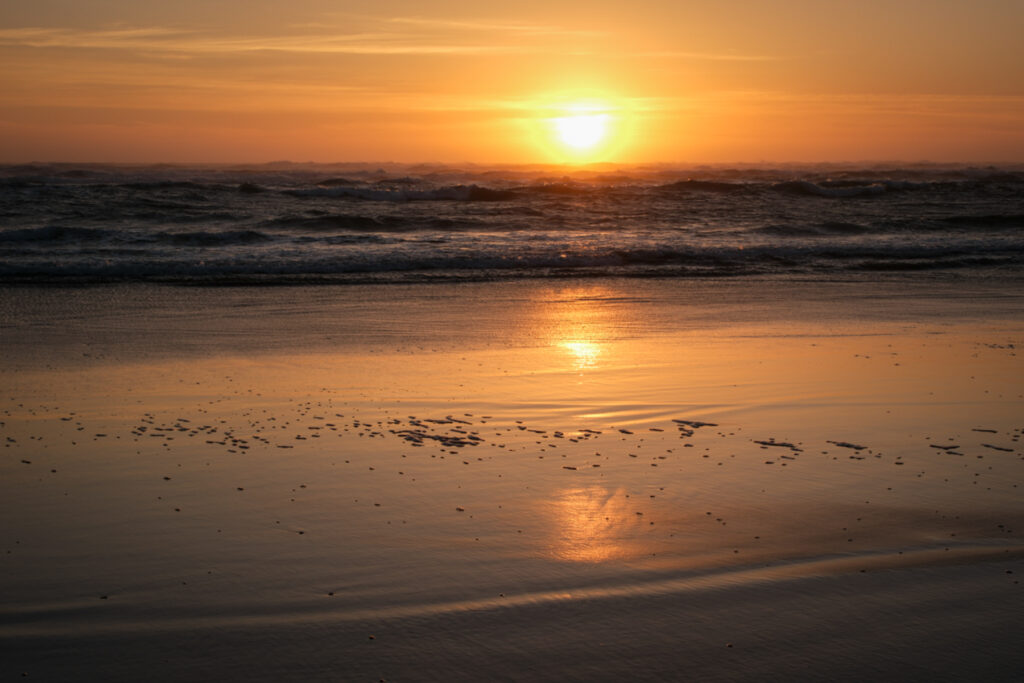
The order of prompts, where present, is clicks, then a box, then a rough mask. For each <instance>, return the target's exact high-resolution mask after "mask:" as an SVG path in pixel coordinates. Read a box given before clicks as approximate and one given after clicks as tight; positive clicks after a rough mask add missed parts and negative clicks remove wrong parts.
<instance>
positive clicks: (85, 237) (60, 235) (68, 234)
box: [0, 225, 117, 243]
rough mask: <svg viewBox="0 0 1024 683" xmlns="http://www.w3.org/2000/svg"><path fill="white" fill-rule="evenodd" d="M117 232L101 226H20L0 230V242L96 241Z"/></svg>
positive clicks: (107, 237)
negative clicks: (18, 227)
mask: <svg viewBox="0 0 1024 683" xmlns="http://www.w3.org/2000/svg"><path fill="white" fill-rule="evenodd" d="M116 234H117V232H116V231H114V230H105V229H102V228H73V227H64V226H60V225H48V226H45V227H41V228H21V229H18V230H5V231H3V232H0V243H31V242H96V241H99V240H104V239H109V238H110V237H112V236H113V235H116Z"/></svg>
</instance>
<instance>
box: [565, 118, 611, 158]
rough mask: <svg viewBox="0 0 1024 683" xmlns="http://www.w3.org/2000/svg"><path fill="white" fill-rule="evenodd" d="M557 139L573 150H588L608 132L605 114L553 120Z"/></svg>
mask: <svg viewBox="0 0 1024 683" xmlns="http://www.w3.org/2000/svg"><path fill="white" fill-rule="evenodd" d="M555 127H556V128H557V129H558V139H559V140H561V141H562V142H564V143H565V144H567V145H569V146H570V147H573V148H575V149H580V150H584V149H589V148H591V147H593V146H594V145H596V144H597V143H599V142H601V140H603V139H604V136H605V135H606V134H607V132H608V115H607V114H578V115H576V116H563V117H561V118H558V119H555Z"/></svg>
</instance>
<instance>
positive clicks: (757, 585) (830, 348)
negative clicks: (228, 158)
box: [0, 281, 1024, 680]
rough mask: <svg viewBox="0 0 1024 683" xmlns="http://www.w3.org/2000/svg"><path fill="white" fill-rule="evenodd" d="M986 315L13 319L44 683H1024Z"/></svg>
mask: <svg viewBox="0 0 1024 683" xmlns="http://www.w3.org/2000/svg"><path fill="white" fill-rule="evenodd" d="M984 289H985V288H984V287H981V286H978V287H975V288H974V289H972V290H971V291H970V292H965V291H964V290H962V289H960V290H958V289H957V288H956V287H949V288H948V289H941V288H940V290H938V291H936V289H934V288H932V289H929V287H927V286H921V287H919V288H909V289H908V288H902V289H900V288H892V287H890V286H887V285H872V284H870V283H862V284H860V285H858V286H857V287H855V288H852V287H849V286H845V285H840V286H832V285H823V286H818V287H816V288H807V287H806V286H803V285H801V286H796V285H793V286H791V287H789V288H784V289H782V290H781V291H780V290H778V289H776V290H768V289H765V288H758V287H751V286H748V285H746V284H744V283H735V282H731V283H728V284H724V283H702V284H700V286H693V285H691V286H689V287H680V286H679V283H676V282H671V281H669V282H664V281H658V282H628V283H616V284H615V286H611V285H610V284H609V283H608V282H605V281H601V282H596V283H595V282H574V283H543V284H538V283H516V284H515V285H514V286H513V285H508V284H503V285H439V286H431V287H407V288H404V289H401V290H396V289H394V288H388V289H386V291H385V290H381V289H379V288H361V289H358V290H346V291H347V293H349V294H351V295H352V296H347V297H345V296H342V297H339V296H338V293H339V292H338V290H334V289H331V288H324V289H309V290H307V289H303V290H302V292H303V294H304V296H303V297H301V298H298V299H297V298H296V297H295V296H294V294H295V293H294V292H285V291H282V290H279V289H273V290H258V291H253V290H239V291H227V292H225V290H217V291H197V290H180V289H169V288H153V287H124V288H114V289H112V290H109V291H108V292H107V294H108V295H109V296H107V297H106V298H105V299H104V300H103V301H102V302H101V301H99V300H98V299H97V298H96V297H95V291H83V292H81V293H78V294H73V295H72V296H71V297H63V298H62V297H59V296H56V295H55V294H54V293H53V292H48V291H36V292H32V293H31V295H30V296H28V297H25V296H24V291H19V292H17V295H16V296H15V295H14V294H12V293H11V291H10V290H0V297H3V299H2V301H3V307H4V308H3V310H4V311H8V312H10V313H8V314H7V315H8V316H9V317H8V319H10V320H14V321H16V322H17V324H16V325H13V326H8V327H6V328H5V330H4V333H3V334H4V337H5V338H4V342H5V346H6V347H7V348H8V349H10V350H11V352H10V353H9V355H8V356H7V357H6V358H5V363H4V367H3V370H2V378H3V380H4V383H5V388H6V389H7V391H5V392H4V394H5V395H4V396H3V400H2V402H0V411H2V415H0V422H2V426H0V437H3V439H0V440H5V446H6V447H5V448H4V449H3V451H0V452H2V453H3V459H2V460H0V480H2V481H3V482H4V484H3V493H4V496H3V502H2V503H0V512H2V514H3V515H4V518H5V519H7V520H10V522H9V523H8V524H7V525H5V528H4V529H3V532H2V536H0V550H3V551H5V552H6V556H5V560H4V562H5V563H6V567H7V573H8V577H9V581H8V586H9V589H10V590H9V592H8V597H7V598H6V599H5V600H4V601H3V602H2V604H0V617H2V621H0V633H3V634H4V638H5V640H7V641H8V642H10V643H13V644H14V645H16V646H17V648H16V649H17V650H18V651H19V652H20V653H21V654H20V655H18V656H17V657H16V662H17V663H13V664H12V667H15V668H16V670H18V671H26V672H28V673H30V674H31V675H33V676H35V675H49V676H51V677H53V678H57V679H62V680H70V679H72V678H74V676H75V675H81V674H82V672H89V673H90V674H91V675H96V676H100V675H104V676H107V677H110V678H112V679H114V680H128V679H131V678H137V677H139V676H140V675H143V672H145V675H146V676H155V678H156V679H158V680H181V679H184V678H190V677H191V678H195V677H200V678H214V677H221V678H223V677H228V678H232V677H237V676H239V675H244V676H245V677H246V678H248V679H250V680H274V679H280V678H281V677H284V678H288V677H294V676H295V675H301V676H302V677H303V678H307V679H311V680H332V679H337V678H339V677H340V678H364V677H368V676H372V677H373V679H374V680H376V679H378V678H388V679H393V678H396V677H397V678H411V679H416V680H471V679H476V680H480V679H485V678H488V677H494V676H498V677H501V676H506V677H509V678H513V679H516V680H566V679H580V680H582V679H587V680H609V679H611V678H615V677H621V676H625V675H630V676H632V677H634V678H636V679H639V680H659V679H665V678H678V677H679V676H684V675H693V676H696V677H699V678H701V679H702V680H705V679H706V680H764V679H765V678H766V677H767V678H773V677H774V678H779V679H781V678H792V677H793V676H798V675H805V676H806V675H807V671H808V669H807V668H806V667H808V666H810V669H809V670H810V672H811V675H812V676H814V677H818V678H831V679H837V680H855V679H856V678H857V677H863V676H871V675H874V676H883V677H890V678H891V677H907V676H910V677H914V676H918V677H922V676H926V675H927V676H929V677H933V678H935V679H937V680H952V679H954V678H956V677H957V676H960V675H966V674H968V673H970V672H975V673H976V672H977V671H984V672H985V673H986V676H987V677H988V678H990V679H991V680H1011V679H1012V677H1013V675H1015V673H1016V672H1017V671H1019V666H1020V665H1021V664H1022V661H1021V658H1020V656H1019V655H1017V654H1016V647H1015V645H1014V644H1013V643H1012V642H1011V641H1012V640H1013V634H1014V633H1015V627H1016V626H1019V614H1020V613H1021V608H1022V607H1024V593H1022V592H1021V588H1020V585H1019V583H1017V581H1018V580H1019V575H1020V574H1021V573H1024V565H1022V563H1021V561H1022V559H1024V557H1022V553H1024V550H1022V548H1024V546H1022V545H1021V542H1020V540H1019V538H1018V537H1019V533H1020V530H1021V529H1024V496H1022V495H1021V491H1022V490H1024V458H1022V452H1024V449H1022V447H1021V444H1020V440H1021V437H1022V435H1024V434H1022V430H1024V424H1021V423H1020V419H1019V416H1020V415H1021V414H1024V411H1022V408H1024V396H1022V395H1021V391H1020V387H1019V382H1018V381H1017V378H1019V377H1020V376H1021V373H1020V368H1021V363H1020V359H1019V357H1018V355H1017V352H1018V349H1019V348H1021V345H1022V339H1024V309H1022V297H1020V296H1019V295H1015V294H1013V293H1007V292H1002V291H1000V290H999V289H998V288H994V289H989V293H990V296H989V297H988V298H984V297H982V298H979V297H978V296H977V295H978V293H979V291H982V290H984ZM839 293H843V294H844V296H842V297H840V296H837V294H839ZM399 295H401V296H399ZM947 295H948V296H947ZM83 354H88V355H83ZM25 461H28V462H25ZM947 548H948V549H947ZM765 565H768V566H765ZM797 605H799V606H800V607H799V608H797V607H796V606H797ZM928 615H932V616H934V617H935V618H929V617H928ZM467 633H472V634H475V635H473V636H472V637H467V635H466V634H467ZM370 635H373V636H374V639H373V640H371V639H369V636H370ZM1014 642H1015V641H1014ZM893 643H901V644H902V645H901V646H900V647H896V648H894V647H892V645H893ZM730 644H731V645H732V647H729V645H730ZM55 651H57V652H59V653H60V654H59V655H53V652H55ZM128 651H130V652H132V653H133V654H132V655H130V656H128V657H125V656H124V654H123V653H125V652H128ZM182 651H188V653H189V655H188V656H187V657H183V656H181V655H180V652H182ZM171 653H179V654H176V655H172V654H171ZM725 653H728V655H729V657H728V658H724V657H723V654H725ZM168 657H172V659H173V662H171V663H170V664H168V665H165V666H164V668H163V669H162V670H161V671H159V672H158V671H154V669H153V663H154V662H156V661H159V660H161V659H167V658H168ZM15 668H12V669H11V670H12V671H14V670H15ZM297 672H299V673H297Z"/></svg>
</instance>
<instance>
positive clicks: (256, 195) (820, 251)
mask: <svg viewBox="0 0 1024 683" xmlns="http://www.w3.org/2000/svg"><path fill="white" fill-rule="evenodd" d="M565 172H566V170H565V169H563V168H559V169H552V168H544V167H536V168H524V167H511V168H485V167H471V168H454V167H442V166H412V167H410V166H402V167H399V166H388V167H384V168H380V167H376V166H371V165H358V164H350V165H297V164H284V163H282V164H271V165H265V166H255V167H226V166H216V167H214V166H205V167H185V166H152V167H142V166H132V167H129V166H104V165H59V164H50V165H42V164H38V165H24V166H6V167H0V282H6V283H22V282H25V283H41V284H45V283H92V282H109V281H129V282H131V281H151V282H171V283H182V284H217V283H225V284H285V283H287V284H294V283H325V282H419V281H433V280H442V281H461V280H473V281H480V280H484V281H486V280H496V279H510V278H564V277H580V276H587V277H606V276H634V277H645V276H658V277H684V278H685V277H695V276H697V277H729V276H751V275H756V276H762V277H763V276H769V277H774V276H779V277H785V278H790V277H810V278H830V279H835V278H860V279H864V278H877V277H885V278H890V279H892V278H896V279H899V278H906V279H919V278H921V277H932V278H940V279H956V278H963V277H970V278H986V279H990V278H995V279H1000V278H1007V279H1008V280H1009V281H1017V280H1018V279H1019V278H1020V277H1022V276H1024V169H1022V168H1020V167H1006V168H992V167H987V168H966V167H949V166H935V165H926V166H911V167H903V168H896V167H870V168H868V167H847V166H827V167H824V166H819V167H811V166H808V167H800V168H797V167H784V168H742V169H730V168H724V167H700V168H673V167H669V166H658V167H630V168H618V169H615V170H609V169H605V170H576V171H573V172H572V174H571V175H565Z"/></svg>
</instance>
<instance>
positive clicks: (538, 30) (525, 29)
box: [387, 17, 607, 38]
mask: <svg viewBox="0 0 1024 683" xmlns="http://www.w3.org/2000/svg"><path fill="white" fill-rule="evenodd" d="M387 21H388V22H390V23H393V24H406V25H411V26H421V27H433V28H444V29H455V30H461V31H487V32H489V33H493V32H503V33H516V34H520V35H529V36H551V37H578V38H601V37H604V36H606V35H607V34H606V33H605V32H604V31H593V30H585V29H567V28H562V27H559V26H549V25H545V24H527V23H521V22H509V23H495V22H486V21H465V20H462V21H457V20H450V19H424V18H421V17H391V18H390V19H388V20H387Z"/></svg>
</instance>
